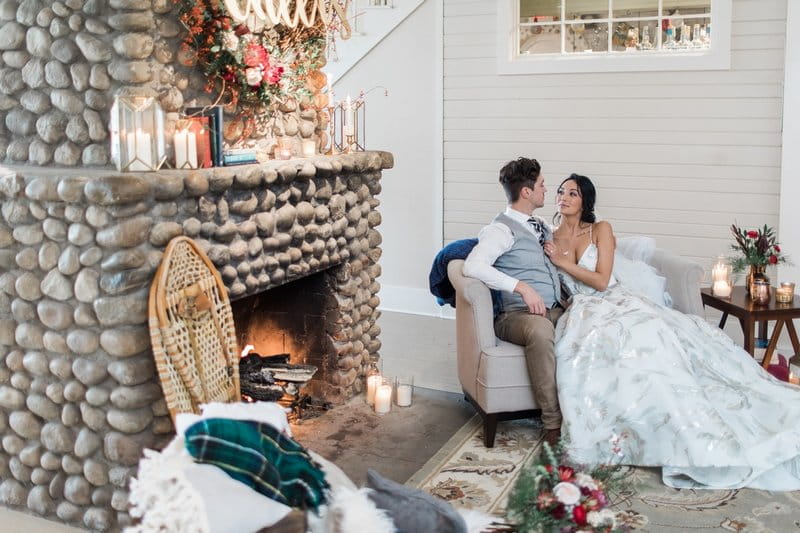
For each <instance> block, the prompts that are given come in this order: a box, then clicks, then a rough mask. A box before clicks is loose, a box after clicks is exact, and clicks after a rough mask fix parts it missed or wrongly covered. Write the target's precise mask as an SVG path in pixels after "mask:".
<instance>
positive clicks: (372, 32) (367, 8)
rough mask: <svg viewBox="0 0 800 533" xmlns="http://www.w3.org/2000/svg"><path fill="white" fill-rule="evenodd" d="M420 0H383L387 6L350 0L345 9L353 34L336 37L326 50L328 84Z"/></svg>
mask: <svg viewBox="0 0 800 533" xmlns="http://www.w3.org/2000/svg"><path fill="white" fill-rule="evenodd" d="M424 1H425V0H385V3H386V4H387V5H385V6H374V5H372V4H374V3H376V2H375V1H374V0H353V2H352V4H351V5H350V9H349V10H348V15H349V17H350V25H351V26H352V28H353V36H352V37H350V39H348V40H346V41H343V40H341V39H337V40H336V42H335V44H334V45H333V47H334V48H332V49H331V50H329V55H328V64H327V65H326V66H325V72H326V73H327V74H328V81H329V83H331V84H335V83H336V82H337V81H338V80H339V79H340V78H341V77H342V76H344V75H345V74H346V73H347V71H349V70H350V69H351V68H353V67H354V66H355V65H356V64H357V63H358V62H359V61H361V58H362V57H364V56H365V55H367V54H368V53H369V51H370V50H372V49H373V48H375V47H376V46H377V45H378V43H380V42H381V41H382V40H383V39H384V38H385V37H386V36H387V35H389V34H390V33H392V31H394V29H395V28H396V27H397V26H399V25H400V23H402V22H403V21H404V20H405V19H406V18H407V17H408V16H409V15H411V13H413V12H414V11H415V10H416V9H417V8H418V7H419V6H420V5H422V3H423V2H424ZM434 1H438V0H434Z"/></svg>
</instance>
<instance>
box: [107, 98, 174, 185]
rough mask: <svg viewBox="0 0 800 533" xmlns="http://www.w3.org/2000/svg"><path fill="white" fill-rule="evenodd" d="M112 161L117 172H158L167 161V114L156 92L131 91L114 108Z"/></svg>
mask: <svg viewBox="0 0 800 533" xmlns="http://www.w3.org/2000/svg"><path fill="white" fill-rule="evenodd" d="M110 129H111V159H112V161H114V164H115V165H116V166H117V170H120V171H123V172H148V171H153V170H158V169H159V168H161V165H163V164H164V161H165V160H166V149H165V144H164V111H163V110H162V109H161V105H160V104H159V103H158V98H157V97H156V94H155V92H152V91H147V90H141V89H136V90H128V91H124V92H120V93H118V94H117V95H116V96H115V97H114V105H113V106H112V107H111V120H110Z"/></svg>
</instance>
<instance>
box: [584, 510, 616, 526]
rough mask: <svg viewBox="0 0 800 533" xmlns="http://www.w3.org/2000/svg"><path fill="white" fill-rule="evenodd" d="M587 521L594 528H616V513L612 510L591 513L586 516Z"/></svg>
mask: <svg viewBox="0 0 800 533" xmlns="http://www.w3.org/2000/svg"><path fill="white" fill-rule="evenodd" d="M586 521H587V522H589V525H591V526H592V527H601V526H611V527H614V512H613V511H612V510H611V509H603V510H602V511H589V514H587V515H586Z"/></svg>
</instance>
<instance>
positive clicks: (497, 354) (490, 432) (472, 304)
mask: <svg viewBox="0 0 800 533" xmlns="http://www.w3.org/2000/svg"><path fill="white" fill-rule="evenodd" d="M626 244H627V246H626ZM618 250H619V251H620V252H621V253H623V254H624V255H625V256H626V257H629V258H630V259H637V260H643V261H644V262H646V263H647V264H649V265H650V266H652V267H654V268H655V270H656V272H657V274H659V275H660V276H663V277H664V278H666V291H667V292H668V293H669V295H670V297H671V299H672V307H673V308H675V309H678V310H680V311H682V312H684V313H688V314H695V315H700V316H702V314H703V304H702V301H701V298H700V282H701V281H702V279H703V269H702V268H701V267H700V265H698V264H697V263H695V262H693V261H690V260H688V259H686V258H683V257H680V256H677V255H675V254H673V253H670V252H667V251H665V250H662V249H658V248H655V249H651V250H649V252H647V253H645V254H641V253H640V252H641V250H640V247H637V246H636V243H633V242H630V241H628V242H626V241H625V240H624V239H621V240H620V242H619V245H618ZM463 266H464V261H463V260H454V261H450V263H449V264H448V265H447V275H448V278H449V279H450V282H451V283H452V285H453V287H454V288H455V290H456V352H457V361H458V378H459V381H460V382H461V387H462V388H463V390H464V394H465V395H466V397H467V399H468V400H469V401H470V402H471V403H472V404H473V405H474V406H475V408H476V409H477V410H478V412H480V413H481V415H482V416H483V421H484V444H485V445H486V446H487V447H489V448H490V447H492V446H494V437H495V432H496V429H497V423H498V421H501V420H511V419H516V418H524V417H529V416H533V415H534V414H535V410H536V409H537V407H538V406H537V404H536V400H535V398H534V396H533V389H532V388H531V383H530V378H529V376H528V368H527V366H526V364H525V355H524V352H523V350H522V347H521V346H518V345H516V344H512V343H509V342H505V341H502V340H500V339H498V338H497V337H496V336H495V334H494V319H493V311H492V297H491V293H490V291H489V289H488V287H487V286H486V285H484V284H483V283H482V282H481V281H479V280H477V279H473V278H468V277H465V276H464V274H463Z"/></svg>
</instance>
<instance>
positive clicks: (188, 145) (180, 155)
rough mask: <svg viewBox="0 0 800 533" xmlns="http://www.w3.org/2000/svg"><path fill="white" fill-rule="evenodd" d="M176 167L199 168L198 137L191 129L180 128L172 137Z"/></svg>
mask: <svg viewBox="0 0 800 533" xmlns="http://www.w3.org/2000/svg"><path fill="white" fill-rule="evenodd" d="M172 142H173V146H174V147H175V168H197V137H196V136H195V134H194V133H192V132H191V131H189V130H178V131H176V132H175V136H174V137H173V138H172Z"/></svg>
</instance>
